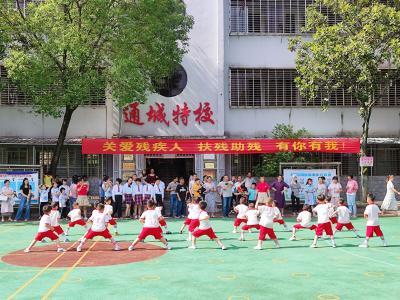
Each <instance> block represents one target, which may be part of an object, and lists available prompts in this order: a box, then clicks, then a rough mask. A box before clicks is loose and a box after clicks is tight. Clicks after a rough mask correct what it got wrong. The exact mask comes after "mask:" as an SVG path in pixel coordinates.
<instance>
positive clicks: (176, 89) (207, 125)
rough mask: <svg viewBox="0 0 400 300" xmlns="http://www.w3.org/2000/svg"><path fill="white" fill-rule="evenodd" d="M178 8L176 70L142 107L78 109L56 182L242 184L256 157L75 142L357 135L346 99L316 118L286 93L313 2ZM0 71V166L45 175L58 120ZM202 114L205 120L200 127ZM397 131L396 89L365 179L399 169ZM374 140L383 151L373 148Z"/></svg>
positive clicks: (383, 106)
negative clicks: (41, 170)
mask: <svg viewBox="0 0 400 300" xmlns="http://www.w3.org/2000/svg"><path fill="white" fill-rule="evenodd" d="M184 2H185V3H186V5H187V13H188V14H190V15H192V16H193V17H194V21H195V23H194V26H193V29H192V31H191V32H190V46H189V51H188V53H187V54H186V55H185V57H184V59H183V61H182V64H181V67H180V68H179V69H178V70H177V72H176V74H174V76H172V77H171V78H170V79H169V80H166V81H165V83H164V85H162V86H161V87H160V88H159V89H160V93H159V94H154V95H151V96H150V97H149V99H147V102H146V104H143V105H138V106H132V107H128V108H126V109H125V110H120V109H118V108H116V107H115V106H114V105H113V103H112V101H111V99H105V98H104V99H96V101H93V102H91V103H88V105H86V106H83V107H81V108H79V109H78V110H77V111H76V112H75V113H74V116H73V119H72V122H71V126H70V128H69V130H68V134H67V136H68V137H67V141H66V144H67V146H66V148H65V151H64V153H63V156H62V159H61V162H60V176H72V175H73V174H88V175H90V176H97V177H100V176H102V175H103V174H105V173H107V174H109V175H113V176H114V177H124V178H126V177H127V176H130V175H131V174H132V173H134V172H136V173H140V172H141V171H142V170H144V169H149V168H155V169H156V170H157V171H158V173H159V175H160V176H161V177H162V176H164V177H167V178H168V179H169V178H171V177H172V176H173V175H177V176H187V175H188V174H189V173H190V172H192V171H194V172H197V173H198V174H199V175H200V176H202V175H204V174H210V175H212V176H214V177H220V176H222V175H223V174H225V173H228V174H232V175H243V174H244V173H246V172H247V171H250V170H252V169H253V168H254V166H255V165H257V163H259V162H260V157H261V156H260V155H181V156H179V155H114V156H106V155H82V154H81V153H80V145H79V143H80V139H81V138H83V137H92V138H111V137H153V138H177V139H179V138H260V137H271V131H272V129H273V128H274V126H275V125H276V124H279V123H285V124H291V125H293V126H294V128H295V129H300V128H303V127H304V128H305V129H307V130H308V131H309V132H310V133H311V134H312V136H313V137H358V136H360V134H361V120H360V118H359V116H358V112H357V111H358V109H357V106H356V103H355V101H354V99H351V97H350V96H349V95H347V94H346V93H337V94H336V95H333V97H332V99H330V104H331V106H330V108H329V110H328V111H327V112H323V111H322V110H321V109H320V106H319V104H320V102H319V101H318V100H316V101H315V102H313V103H309V102H307V101H306V100H305V99H303V98H301V97H300V95H299V93H298V91H297V89H296V86H295V84H294V78H295V76H296V71H295V63H294V54H293V53H291V52H290V51H289V50H288V39H289V38H290V37H292V36H294V35H299V34H301V33H300V28H301V26H302V25H303V24H304V22H305V7H306V5H307V4H311V3H312V0H305V1H298V0H202V1H199V0H185V1H184ZM332 22H334V18H333V17H332ZM304 38H309V36H307V35H304ZM1 70H2V71H1V80H2V82H3V83H4V82H5V83H6V88H4V89H3V90H2V91H1V101H0V123H1V126H0V143H1V145H0V164H41V165H44V166H47V165H48V164H49V162H50V158H51V149H52V147H53V145H54V143H55V139H56V138H57V135H58V130H59V126H60V123H61V120H54V119H52V118H46V117H43V116H41V115H36V114H34V113H33V112H32V108H31V107H30V106H29V99H26V97H23V96H22V95H21V94H20V93H18V92H17V90H16V88H15V86H13V85H12V84H10V83H9V81H8V79H7V77H6V72H5V69H4V68H2V69H1ZM397 89H398V90H399V92H397ZM397 93H399V94H397ZM163 95H164V96H163ZM204 113H205V114H208V118H205V119H204V118H201V115H202V114H204ZM134 116H135V117H134ZM186 117H187V122H186V119H185V118H186ZM399 131H400V81H399V82H396V83H394V84H393V86H392V87H391V88H390V91H389V92H388V95H387V99H385V100H383V101H381V103H379V105H378V106H377V107H376V108H375V109H374V112H373V114H372V117H371V126H370V136H371V137H372V138H375V140H374V139H371V143H372V144H371V154H372V155H374V156H378V160H377V161H376V163H377V166H376V167H375V168H373V169H372V170H371V175H383V174H384V172H388V173H396V171H397V170H398V161H399V159H398V158H400V147H399V146H398V143H399V142H398V138H399ZM388 138H392V140H390V142H388V141H389V140H388ZM382 141H384V142H385V144H376V143H377V142H382ZM318 159H320V160H324V161H339V162H342V163H343V173H344V174H350V173H352V174H356V173H357V172H358V163H357V157H356V156H354V155H344V154H343V155H338V154H336V155H333V154H332V155H322V154H321V155H319V156H318Z"/></svg>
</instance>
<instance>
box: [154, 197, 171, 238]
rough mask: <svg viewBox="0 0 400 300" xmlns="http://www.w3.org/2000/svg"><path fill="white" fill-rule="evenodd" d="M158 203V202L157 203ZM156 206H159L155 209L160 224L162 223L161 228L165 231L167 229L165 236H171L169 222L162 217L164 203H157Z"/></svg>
mask: <svg viewBox="0 0 400 300" xmlns="http://www.w3.org/2000/svg"><path fill="white" fill-rule="evenodd" d="M157 202H158V201H157ZM156 205H157V206H156V208H155V211H156V212H157V213H158V217H159V222H160V227H161V228H162V227H164V229H165V234H171V231H169V230H168V225H167V222H166V221H165V219H164V217H163V215H162V209H163V206H162V203H157V204H156Z"/></svg>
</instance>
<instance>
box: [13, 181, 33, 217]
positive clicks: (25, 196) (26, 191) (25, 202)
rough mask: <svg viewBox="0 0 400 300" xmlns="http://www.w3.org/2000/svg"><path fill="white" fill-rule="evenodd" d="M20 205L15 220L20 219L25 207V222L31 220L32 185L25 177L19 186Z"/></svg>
mask: <svg viewBox="0 0 400 300" xmlns="http://www.w3.org/2000/svg"><path fill="white" fill-rule="evenodd" d="M19 189H20V191H19V199H20V202H19V206H18V211H17V215H16V217H15V221H18V220H20V219H21V217H22V212H23V210H24V209H25V222H26V221H28V220H29V216H30V213H31V196H32V187H31V185H30V184H29V180H28V178H24V180H23V181H22V185H21V187H20V188H19Z"/></svg>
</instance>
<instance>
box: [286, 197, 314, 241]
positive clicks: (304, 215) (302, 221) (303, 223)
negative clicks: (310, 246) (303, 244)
mask: <svg viewBox="0 0 400 300" xmlns="http://www.w3.org/2000/svg"><path fill="white" fill-rule="evenodd" d="M309 209H310V206H308V205H306V204H305V205H304V206H303V211H302V212H301V213H299V214H298V216H297V222H299V223H298V224H296V225H294V226H293V229H292V237H291V238H290V239H289V240H291V241H295V240H296V231H297V230H300V229H309V230H315V229H316V228H317V226H315V225H314V224H311V213H310V211H309Z"/></svg>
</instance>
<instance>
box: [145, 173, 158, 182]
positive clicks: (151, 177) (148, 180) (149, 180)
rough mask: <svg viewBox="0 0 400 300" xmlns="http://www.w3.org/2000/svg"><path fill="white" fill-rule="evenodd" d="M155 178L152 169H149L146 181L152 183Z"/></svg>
mask: <svg viewBox="0 0 400 300" xmlns="http://www.w3.org/2000/svg"><path fill="white" fill-rule="evenodd" d="M156 180H157V175H156V172H155V171H154V169H150V173H149V174H147V176H146V182H147V183H150V184H154V183H155V182H156Z"/></svg>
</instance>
